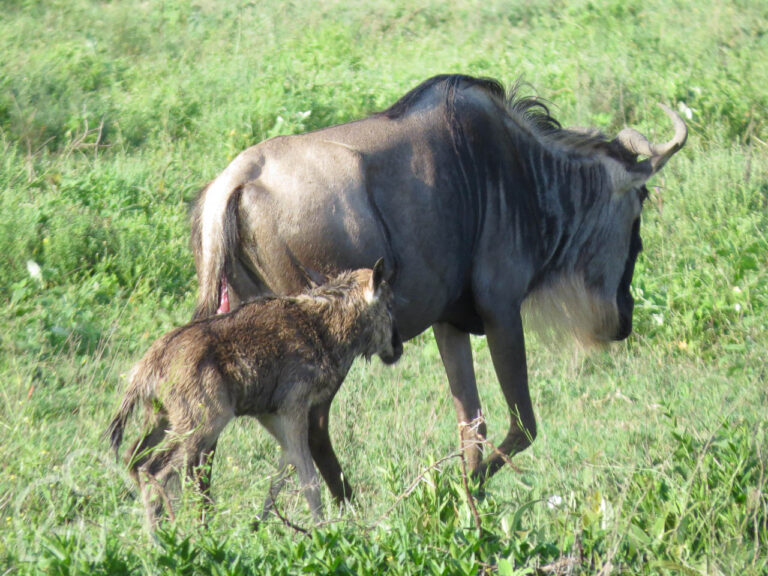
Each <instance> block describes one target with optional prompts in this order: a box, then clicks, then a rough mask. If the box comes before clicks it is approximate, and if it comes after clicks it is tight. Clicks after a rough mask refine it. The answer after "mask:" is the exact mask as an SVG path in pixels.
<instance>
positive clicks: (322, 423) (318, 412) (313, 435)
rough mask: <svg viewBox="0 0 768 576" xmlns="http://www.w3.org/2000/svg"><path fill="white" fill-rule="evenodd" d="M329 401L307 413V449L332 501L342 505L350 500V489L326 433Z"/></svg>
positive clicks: (329, 407)
mask: <svg viewBox="0 0 768 576" xmlns="http://www.w3.org/2000/svg"><path fill="white" fill-rule="evenodd" d="M330 410H331V401H330V400H329V401H328V402H324V403H322V404H318V405H315V406H313V407H312V409H311V410H310V413H309V449H310V451H311V452H312V459H313V460H314V461H315V464H316V465H317V469H318V470H319V471H320V474H321V475H322V476H323V479H324V480H325V483H326V484H327V485H328V489H329V490H330V492H331V495H332V496H333V498H334V500H336V502H338V503H340V504H341V503H343V502H344V500H351V499H352V487H351V486H350V485H349V482H347V479H346V478H345V477H344V473H343V472H342V470H341V464H339V459H338V458H337V457H336V453H335V452H334V450H333V445H332V444H331V437H330V435H329V432H328V419H329V413H330Z"/></svg>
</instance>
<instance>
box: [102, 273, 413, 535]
mask: <svg viewBox="0 0 768 576" xmlns="http://www.w3.org/2000/svg"><path fill="white" fill-rule="evenodd" d="M383 274H384V266H383V261H379V262H377V264H376V266H374V268H373V270H368V269H362V270H357V271H354V272H347V273H343V274H341V275H340V276H338V277H337V278H334V279H332V280H330V281H328V282H327V283H326V284H324V285H322V286H319V287H316V288H314V289H312V290H310V291H308V292H305V293H303V294H301V295H299V296H296V297H282V298H277V297H271V298H270V297H265V298H260V299H257V300H255V301H252V302H248V303H246V304H244V305H243V306H241V307H240V308H238V309H237V310H235V311H234V312H232V313H230V314H225V315H220V316H213V317H209V318H204V319H200V320H196V321H194V322H192V323H190V324H188V325H186V326H183V327H181V328H177V329H176V330H172V331H171V332H169V333H168V334H166V335H165V336H163V337H161V338H159V339H158V340H157V341H156V342H155V343H154V344H153V345H152V347H151V348H150V349H149V351H148V352H147V353H146V355H145V356H144V358H142V360H141V361H140V362H139V363H138V364H137V365H136V366H135V367H134V369H133V371H132V373H131V378H130V381H129V383H128V386H127V388H126V391H125V397H124V399H123V402H122V404H121V405H120V408H119V410H118V412H117V414H116V415H115V417H114V419H113V420H112V422H111V423H110V425H109V428H108V430H107V434H108V435H109V437H110V439H111V443H112V448H113V449H114V451H115V454H117V452H118V449H119V447H120V443H121V441H122V438H123V430H124V428H125V425H126V422H127V421H128V418H129V416H130V414H131V412H132V411H133V408H134V406H135V405H136V404H137V403H142V404H143V405H144V409H145V420H146V421H145V425H144V428H145V430H144V433H143V435H142V436H141V437H140V438H139V439H138V440H137V441H136V442H135V443H134V445H133V447H132V448H131V450H130V451H129V452H128V458H127V460H128V463H129V468H130V471H131V475H132V476H133V477H134V479H135V480H136V481H137V483H138V484H139V487H140V489H141V492H142V496H143V497H144V505H145V507H146V511H147V518H148V521H149V524H150V526H151V527H153V526H154V525H155V522H156V519H157V516H158V515H159V513H160V511H161V510H162V501H161V500H160V497H163V498H167V496H166V494H167V492H166V491H167V489H168V488H169V482H170V481H171V480H173V479H175V478H176V477H177V476H178V474H179V471H180V470H184V471H186V474H187V475H188V476H189V477H190V478H192V479H195V480H196V481H197V482H198V483H199V485H200V488H201V490H202V492H203V494H204V495H205V496H207V492H208V488H209V478H210V476H209V475H207V473H206V472H205V470H204V466H203V465H204V464H205V463H206V456H207V454H208V453H209V452H210V450H211V448H212V447H213V446H214V445H215V444H216V440H217V438H218V437H219V434H220V433H221V431H222V430H223V429H224V427H225V426H226V425H227V423H228V422H229V421H230V420H232V418H234V417H235V416H243V415H249V416H255V417H256V418H258V420H259V422H261V423H262V424H263V425H264V427H265V428H267V430H269V432H270V433H271V434H272V435H273V436H274V437H275V438H276V439H277V440H278V442H279V443H280V446H281V447H282V449H283V455H282V458H281V463H282V465H281V472H280V474H279V476H278V478H277V480H275V481H273V483H272V486H270V489H269V495H268V496H267V499H266V502H265V504H264V510H263V511H262V515H261V516H262V518H263V517H264V514H265V513H266V512H268V511H269V509H270V508H271V506H272V504H273V501H274V498H275V497H276V496H277V493H278V491H279V490H280V487H281V486H282V484H283V481H284V479H285V475H286V471H287V470H286V468H287V466H288V465H293V466H295V467H296V470H297V472H298V475H299V481H300V482H301V485H302V489H303V491H304V495H305V496H306V498H307V502H308V503H309V506H310V509H311V511H312V513H313V514H314V516H315V517H316V518H319V516H320V508H321V506H320V489H319V486H318V483H317V474H316V472H315V468H314V466H313V464H312V457H311V455H310V449H309V413H310V409H311V407H312V406H314V405H315V404H318V403H322V404H329V403H330V402H331V400H332V399H333V397H334V395H335V394H336V392H337V391H338V389H339V387H340V386H341V384H342V382H343V381H344V378H345V376H346V375H347V372H348V371H349V368H350V367H351V366H352V362H353V360H354V359H355V358H356V357H358V356H365V357H367V358H370V357H371V356H373V355H374V354H377V355H379V356H380V357H381V359H382V360H383V361H384V362H386V363H392V362H395V361H396V360H397V359H398V358H399V357H400V355H401V354H402V350H403V347H402V341H401V340H400V336H399V335H398V332H397V327H396V326H395V323H394V319H393V314H392V291H391V289H390V288H389V286H388V285H387V282H386V281H385V280H384V277H383ZM155 492H157V494H155V496H156V497H158V501H157V502H155V503H152V501H151V500H152V496H153V493H155ZM166 505H167V506H168V508H169V512H170V513H171V514H172V510H170V506H171V504H170V500H168V501H167V502H166Z"/></svg>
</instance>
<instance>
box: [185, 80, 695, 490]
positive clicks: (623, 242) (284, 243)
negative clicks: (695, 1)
mask: <svg viewBox="0 0 768 576" xmlns="http://www.w3.org/2000/svg"><path fill="white" fill-rule="evenodd" d="M664 110H665V112H666V113H667V115H668V116H669V117H670V118H671V120H672V123H673V126H674V132H675V133H674V136H673V138H672V139H671V140H670V141H669V142H667V143H664V144H652V143H650V142H649V141H648V140H647V139H646V138H645V137H643V136H642V135H641V134H639V133H638V132H636V131H635V130H632V129H625V130H623V131H621V132H620V133H619V134H618V135H617V137H616V138H614V139H608V138H605V137H603V136H602V135H600V134H599V133H597V132H595V131H582V130H567V129H563V128H561V127H560V124H559V123H558V122H557V121H556V120H555V119H554V118H553V117H552V116H551V115H550V113H549V111H548V109H547V107H546V106H545V105H544V104H542V103H541V102H540V101H537V100H535V99H526V98H519V97H518V96H516V94H515V91H514V90H513V91H512V92H511V93H510V94H505V91H504V89H503V87H502V86H501V85H500V84H499V83H497V82H495V81H493V80H487V79H478V78H471V77H467V76H458V75H452V76H437V77H435V78H431V79H429V80H427V81H425V82H424V83H422V84H421V85H420V86H418V87H416V88H415V89H414V90H412V91H410V92H408V93H407V94H406V95H404V96H403V97H402V98H401V99H400V100H399V101H398V102H396V103H395V104H394V105H393V106H392V107H391V108H389V109H387V110H385V111H383V112H381V113H378V114H374V115H373V116H371V117H369V118H365V119H363V120H360V121H357V122H352V123H349V124H343V125H339V126H333V127H330V128H326V129H323V130H318V131H316V132H311V133H308V134H301V135H296V136H286V137H280V138H273V139H271V140H267V141H265V142H262V143H261V144H258V145H256V146H253V147H252V148H249V149H247V150H245V151H244V152H242V153H241V154H240V155H239V156H238V157H237V158H236V159H235V160H234V161H233V162H232V163H231V164H230V165H229V166H228V167H227V168H226V169H225V170H224V171H223V172H222V173H221V174H220V175H219V176H217V177H216V178H215V179H214V180H213V181H212V182H211V183H210V184H209V185H208V186H207V187H206V188H205V189H204V190H203V191H202V192H201V194H200V196H199V198H198V201H197V205H196V208H195V210H194V213H193V218H192V245H193V249H194V252H195V260H196V266H197V272H198V279H199V283H200V292H199V298H198V306H197V316H198V317H204V316H207V315H210V314H213V313H214V312H215V310H216V307H217V304H218V299H219V293H220V287H221V285H222V284H221V279H222V277H223V275H224V273H226V277H227V278H228V280H229V298H230V301H231V302H232V304H233V306H236V305H237V303H238V302H239V301H240V300H242V299H244V298H249V297H252V296H254V295H260V294H268V293H277V294H290V293H295V292H297V291H299V290H300V289H301V288H302V287H303V286H304V285H305V284H306V282H307V280H306V274H305V273H304V271H305V270H318V271H321V272H323V273H325V274H331V273H333V272H335V271H336V270H340V269H346V268H355V267H358V266H362V265H364V264H365V263H366V262H369V261H371V259H372V258H374V257H376V256H377V255H379V254H382V253H383V254H385V255H386V264H387V266H388V269H390V270H393V273H394V276H393V281H392V287H393V290H394V292H395V294H396V299H395V316H396V318H397V321H398V326H399V328H400V330H401V333H402V335H403V337H404V338H405V339H409V338H412V337H413V336H415V335H416V334H419V333H420V332H422V331H424V330H425V329H427V328H428V327H430V326H432V327H433V329H434V333H435V338H436V340H437V344H438V347H439V349H440V353H441V356H442V359H443V363H444V365H445V368H446V371H447V373H448V381H449V383H450V387H451V392H452V393H453V397H454V403H455V406H456V411H457V416H458V419H459V422H460V423H469V422H473V421H477V422H480V424H479V425H478V426H475V427H472V426H470V427H465V428H464V430H465V432H464V434H465V435H464V442H463V443H464V447H465V448H466V449H467V458H468V461H469V463H470V466H471V468H472V469H473V470H474V472H475V474H476V475H478V476H480V477H481V478H485V477H486V476H487V475H490V474H492V473H493V472H494V471H495V470H496V469H497V468H498V467H499V466H500V465H501V463H502V462H503V458H502V456H501V455H500V454H498V453H493V454H490V455H489V456H488V458H487V459H486V460H484V461H483V460H482V450H481V442H480V441H481V440H482V437H483V436H484V434H485V425H484V423H482V420H481V419H480V418H479V417H480V416H481V410H480V402H479V399H478V394H477V387H476V383H475V375H474V370H473V365H472V352H471V348H470V342H469V333H478V334H479V333H484V334H486V335H487V339H488V347H489V349H490V353H491V357H492V360H493V365H494V369H495V371H496V375H497V377H498V379H499V382H500V384H501V387H502V390H503V392H504V395H505V398H506V400H507V402H508V404H509V410H510V424H509V430H508V432H507V436H506V438H505V439H504V441H503V442H502V443H501V444H500V445H499V448H500V451H501V452H503V453H506V454H512V453H514V452H516V451H519V450H522V449H523V448H525V447H526V446H528V445H529V444H530V442H531V440H532V439H533V438H534V437H535V435H536V424H535V419H534V415H533V410H532V407H531V401H530V397H529V393H528V377H527V370H526V361H525V346H524V338H523V328H522V321H521V310H522V309H523V303H524V302H525V301H528V302H529V303H530V304H533V305H539V308H540V313H539V314H537V315H536V316H537V317H538V318H545V319H548V320H549V321H551V322H553V323H554V324H555V328H556V330H558V331H561V332H562V331H567V332H569V333H572V334H574V335H575V336H577V337H578V338H579V339H581V340H582V341H587V342H608V341H612V340H617V339H622V338H626V337H627V336H628V335H629V333H630V332H631V330H632V309H633V300H632V296H631V294H630V282H631V280H632V274H633V270H634V265H635V260H636V258H637V255H638V253H639V252H640V250H641V242H640V212H641V208H642V204H643V200H644V199H645V197H646V195H647V189H646V187H645V182H646V181H647V180H648V178H650V177H651V176H652V175H653V174H654V173H656V172H657V171H658V170H660V169H661V168H662V166H663V165H664V164H665V163H666V162H667V160H669V158H671V157H672V155H674V154H675V153H676V152H677V151H678V150H679V149H680V148H681V147H682V146H683V144H684V143H685V140H686V137H687V131H686V127H685V123H684V122H683V121H682V119H681V118H680V117H679V116H678V115H677V114H676V113H675V112H673V111H671V110H669V109H667V108H664ZM641 156H642V157H645V158H640V157H641ZM542 308H543V309H542ZM327 418H328V411H327V406H325V407H324V409H323V410H318V412H317V413H316V414H315V415H314V417H313V420H312V422H311V423H310V426H311V427H313V429H314V433H313V436H314V437H315V438H318V441H317V443H316V445H315V446H314V447H313V449H316V450H318V451H323V452H329V451H332V448H331V446H330V440H329V439H328V434H327V430H326V425H327ZM325 473H327V474H333V471H331V470H327V471H326V472H325Z"/></svg>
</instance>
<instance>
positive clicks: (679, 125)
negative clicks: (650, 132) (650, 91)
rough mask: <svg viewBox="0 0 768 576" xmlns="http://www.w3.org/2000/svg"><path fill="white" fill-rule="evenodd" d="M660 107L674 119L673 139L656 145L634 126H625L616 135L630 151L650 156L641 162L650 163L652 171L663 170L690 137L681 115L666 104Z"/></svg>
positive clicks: (617, 139)
mask: <svg viewBox="0 0 768 576" xmlns="http://www.w3.org/2000/svg"><path fill="white" fill-rule="evenodd" d="M659 107H660V108H661V109H662V110H664V112H665V113H666V115H667V116H669V117H670V118H671V119H672V124H673V125H674V127H675V135H674V137H673V138H672V140H670V141H669V142H665V143H664V144H655V145H654V144H651V143H650V142H648V139H647V138H646V137H645V136H643V135H642V134H640V132H638V131H637V130H635V129H634V128H625V129H624V130H622V131H621V132H619V134H618V136H616V141H617V142H618V143H619V144H621V145H622V146H623V147H624V148H626V149H627V150H629V151H630V152H632V153H634V154H638V155H641V156H648V160H647V161H645V162H641V164H646V163H649V164H650V168H651V172H652V173H656V172H658V171H659V170H661V167H662V166H664V164H666V162H667V160H669V159H670V158H671V157H672V156H673V155H674V154H675V153H676V152H677V151H678V150H680V148H682V147H683V145H684V144H685V141H686V140H687V138H688V127H687V126H686V125H685V122H684V121H683V119H682V118H681V117H680V115H679V114H678V113H677V112H675V111H674V110H672V109H671V108H668V107H667V106H664V104H659Z"/></svg>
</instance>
